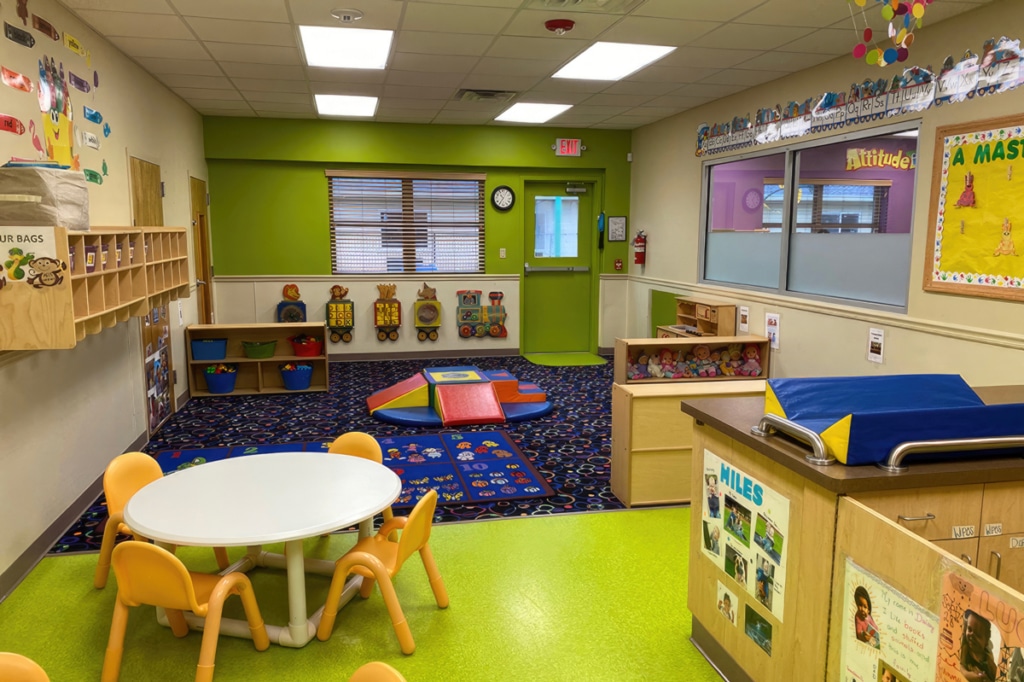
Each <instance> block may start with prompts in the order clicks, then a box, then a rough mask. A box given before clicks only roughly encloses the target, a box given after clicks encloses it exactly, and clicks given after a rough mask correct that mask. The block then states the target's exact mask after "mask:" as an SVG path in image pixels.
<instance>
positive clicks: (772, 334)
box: [764, 313, 779, 350]
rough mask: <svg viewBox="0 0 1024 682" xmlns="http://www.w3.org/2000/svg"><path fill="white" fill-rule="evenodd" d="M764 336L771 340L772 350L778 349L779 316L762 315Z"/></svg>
mask: <svg viewBox="0 0 1024 682" xmlns="http://www.w3.org/2000/svg"><path fill="white" fill-rule="evenodd" d="M764 335H765V336H767V337H768V338H769V339H771V342H772V350H778V349H779V314H778V313H765V314H764Z"/></svg>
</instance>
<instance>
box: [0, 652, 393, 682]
mask: <svg viewBox="0 0 1024 682" xmlns="http://www.w3.org/2000/svg"><path fill="white" fill-rule="evenodd" d="M367 665H370V664H369V663H368V664H367ZM365 667H366V666H365V665H364V666H363V668H365ZM359 670H362V668H360V669H359ZM359 670H357V671H356V672H357V673H358V672H359ZM365 679H366V680H372V679H373V678H369V677H368V678H365ZM381 679H384V680H386V679H387V678H381ZM396 679H399V678H396ZM0 680H3V681H4V682H50V677H49V676H48V675H47V674H46V671H45V670H43V669H42V668H41V667H39V664H38V663H36V662H35V661H33V660H32V659H31V658H25V657H24V656H22V655H21V654H12V653H8V652H6V651H3V652H0Z"/></svg>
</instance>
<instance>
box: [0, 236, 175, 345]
mask: <svg viewBox="0 0 1024 682" xmlns="http://www.w3.org/2000/svg"><path fill="white" fill-rule="evenodd" d="M25 230H35V231H45V233H46V234H45V235H44V237H45V240H44V241H43V242H37V243H36V244H38V245H39V251H40V253H46V252H52V253H53V254H54V258H55V259H56V260H58V261H60V262H61V263H63V264H65V266H66V268H64V269H59V270H56V271H55V272H54V274H55V275H56V276H57V277H58V278H59V279H60V281H59V282H56V283H54V284H49V283H47V285H45V286H33V285H32V284H30V283H29V281H28V279H26V278H25V277H24V276H23V278H22V281H16V282H14V281H7V282H6V283H5V286H3V287H2V288H0V350H43V349H60V348H73V347H74V346H75V345H76V344H77V343H78V342H79V341H81V340H82V339H84V338H85V337H86V335H88V334H98V333H99V332H101V331H103V330H104V329H109V328H110V327H113V326H114V325H116V324H118V323H119V322H125V321H127V320H128V318H130V317H141V316H143V315H145V314H146V313H147V311H149V310H150V309H152V308H153V307H154V306H157V305H163V304H166V303H167V302H169V301H172V300H177V299H178V298H179V297H186V298H187V297H188V295H189V275H188V269H189V268H188V249H187V244H186V233H185V228H183V227H144V228H130V227H127V228H117V227H104V228H91V229H89V230H88V231H71V230H67V229H66V228H63V227H49V228H17V227H0V235H13V236H14V237H17V236H18V235H19V234H21V233H23V232H24V231H25ZM51 233H52V241H50V234H51ZM22 250H23V251H24V252H25V253H28V252H29V251H30V250H31V246H26V247H25V248H24V249H22ZM3 260H5V259H0V261H3ZM25 267H26V268H27V264H26V266H25ZM26 272H29V273H35V270H26ZM8 279H11V278H10V275H9V274H8Z"/></svg>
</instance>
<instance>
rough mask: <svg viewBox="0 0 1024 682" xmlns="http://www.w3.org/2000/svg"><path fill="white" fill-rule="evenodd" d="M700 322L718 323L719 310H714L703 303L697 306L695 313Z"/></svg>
mask: <svg viewBox="0 0 1024 682" xmlns="http://www.w3.org/2000/svg"><path fill="white" fill-rule="evenodd" d="M694 315H695V316H696V318H697V319H698V320H704V321H705V322H718V308H712V307H711V306H709V305H704V304H703V303H698V304H697V312H696V313H694Z"/></svg>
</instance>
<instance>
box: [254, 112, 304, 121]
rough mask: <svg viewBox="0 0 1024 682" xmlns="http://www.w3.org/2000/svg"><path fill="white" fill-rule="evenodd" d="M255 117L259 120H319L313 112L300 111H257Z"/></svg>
mask: <svg viewBox="0 0 1024 682" xmlns="http://www.w3.org/2000/svg"><path fill="white" fill-rule="evenodd" d="M256 115H257V116H259V117H260V118H306V119H315V118H319V117H318V116H317V115H316V112H315V111H310V112H302V111H257V112H256Z"/></svg>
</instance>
